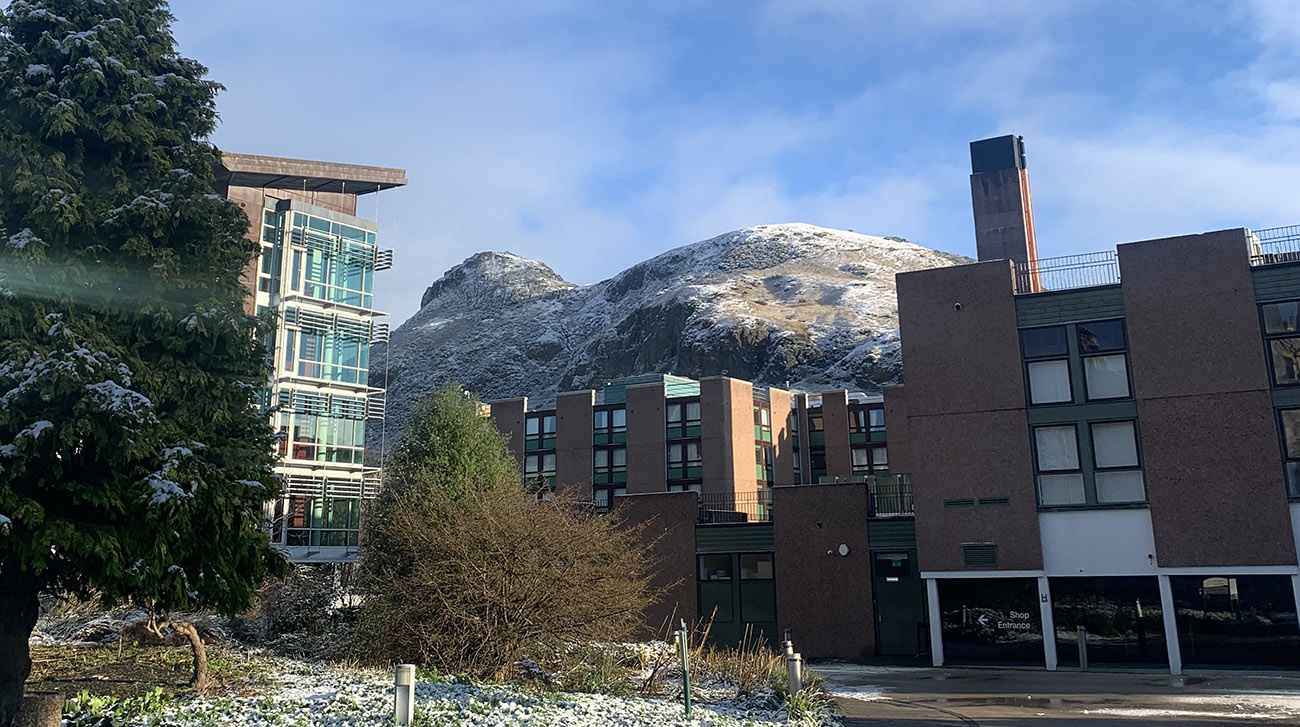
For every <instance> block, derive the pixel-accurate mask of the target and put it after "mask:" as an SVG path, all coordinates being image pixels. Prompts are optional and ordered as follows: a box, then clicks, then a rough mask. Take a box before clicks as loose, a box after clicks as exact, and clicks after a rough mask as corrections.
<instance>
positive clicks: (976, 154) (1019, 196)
mask: <svg viewBox="0 0 1300 727" xmlns="http://www.w3.org/2000/svg"><path fill="white" fill-rule="evenodd" d="M970 167H971V175H970V196H971V208H972V210H973V211H974V213H975V250H976V255H977V257H978V258H979V259H980V260H1011V261H1013V262H1015V263H1016V268H1017V277H1020V276H1021V275H1025V276H1026V277H1027V280H1026V282H1027V283H1028V284H1029V287H1030V290H1032V291H1038V290H1040V289H1041V285H1040V282H1039V279H1038V270H1037V267H1038V244H1037V242H1036V240H1035V239H1034V207H1033V203H1032V202H1031V201H1030V196H1029V170H1028V169H1027V168H1026V165H1025V139H1024V137H1021V136H1013V135H1008V136H999V137H995V138H992V139H982V140H980V141H972V142H971V144H970Z"/></svg>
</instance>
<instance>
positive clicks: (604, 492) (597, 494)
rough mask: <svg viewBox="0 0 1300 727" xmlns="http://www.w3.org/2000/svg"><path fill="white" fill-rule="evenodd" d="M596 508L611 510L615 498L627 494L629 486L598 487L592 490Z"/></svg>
mask: <svg viewBox="0 0 1300 727" xmlns="http://www.w3.org/2000/svg"><path fill="white" fill-rule="evenodd" d="M592 494H593V499H594V501H595V503H596V508H597V509H599V510H609V508H610V507H611V506H613V504H614V498H616V497H621V496H623V495H626V494H627V487H625V486H623V485H619V486H618V487H597V488H595V489H594V490H593V491H592Z"/></svg>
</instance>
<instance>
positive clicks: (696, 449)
mask: <svg viewBox="0 0 1300 727" xmlns="http://www.w3.org/2000/svg"><path fill="white" fill-rule="evenodd" d="M686 461H688V462H698V461H700V443H699V442H687V443H686Z"/></svg>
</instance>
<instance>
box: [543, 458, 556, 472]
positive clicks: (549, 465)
mask: <svg viewBox="0 0 1300 727" xmlns="http://www.w3.org/2000/svg"><path fill="white" fill-rule="evenodd" d="M542 471H543V472H554V471H555V455H553V454H547V455H543V456H542Z"/></svg>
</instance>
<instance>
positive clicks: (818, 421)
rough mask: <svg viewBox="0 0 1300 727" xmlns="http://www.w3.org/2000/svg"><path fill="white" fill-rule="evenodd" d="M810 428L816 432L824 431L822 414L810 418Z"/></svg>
mask: <svg viewBox="0 0 1300 727" xmlns="http://www.w3.org/2000/svg"><path fill="white" fill-rule="evenodd" d="M808 428H809V429H810V430H812V431H814V432H820V431H822V429H823V427H822V417H821V415H820V414H818V415H817V416H810V417H808Z"/></svg>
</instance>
